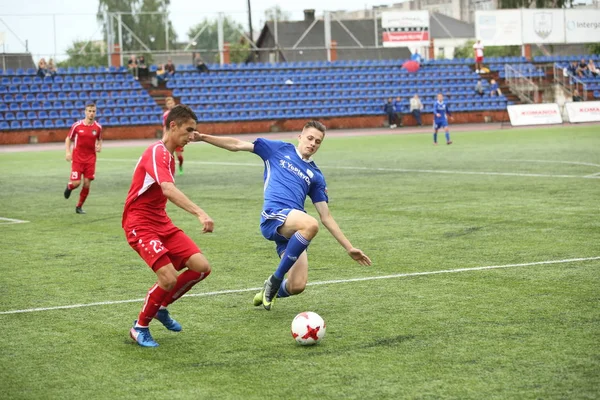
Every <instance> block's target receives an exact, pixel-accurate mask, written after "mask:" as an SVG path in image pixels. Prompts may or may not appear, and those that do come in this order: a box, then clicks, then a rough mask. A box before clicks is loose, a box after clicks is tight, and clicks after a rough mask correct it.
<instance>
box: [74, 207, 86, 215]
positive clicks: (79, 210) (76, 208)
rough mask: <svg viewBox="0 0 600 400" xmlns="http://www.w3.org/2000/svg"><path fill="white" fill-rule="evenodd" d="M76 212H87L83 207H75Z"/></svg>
mask: <svg viewBox="0 0 600 400" xmlns="http://www.w3.org/2000/svg"><path fill="white" fill-rule="evenodd" d="M75 212H76V213H77V214H85V211H83V209H82V208H81V207H75Z"/></svg>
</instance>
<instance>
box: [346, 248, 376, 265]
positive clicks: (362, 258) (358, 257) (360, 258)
mask: <svg viewBox="0 0 600 400" xmlns="http://www.w3.org/2000/svg"><path fill="white" fill-rule="evenodd" d="M348 255H349V256H350V257H352V259H353V260H354V261H356V262H358V263H359V264H360V265H362V266H363V267H368V266H369V265H371V259H370V258H369V257H368V256H367V255H366V254H365V253H363V252H362V250H360V249H356V248H354V247H353V248H351V249H350V250H348Z"/></svg>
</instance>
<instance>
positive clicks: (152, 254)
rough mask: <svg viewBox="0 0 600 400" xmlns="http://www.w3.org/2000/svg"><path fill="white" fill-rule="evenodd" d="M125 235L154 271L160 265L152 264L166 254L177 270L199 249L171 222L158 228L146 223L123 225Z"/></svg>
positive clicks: (198, 251)
mask: <svg viewBox="0 0 600 400" xmlns="http://www.w3.org/2000/svg"><path fill="white" fill-rule="evenodd" d="M124 230H125V236H126V237H127V242H128V243H129V245H130V246H131V248H132V249H134V250H135V251H137V253H138V254H139V255H140V257H142V259H143V260H144V261H145V262H146V264H148V266H149V267H150V268H152V270H153V271H155V272H156V270H158V269H159V268H160V267H162V265H157V266H156V269H155V266H154V264H155V263H156V261H157V260H158V259H159V258H161V257H162V256H164V255H167V256H168V257H169V259H170V260H171V263H172V264H173V266H174V267H175V269H176V270H177V271H179V270H181V269H183V268H184V267H185V263H186V262H187V260H188V259H189V258H190V257H191V256H192V255H194V254H196V253H201V252H202V251H200V249H199V248H198V246H197V245H196V243H194V241H193V240H192V239H190V238H189V236H188V235H186V234H185V233H184V232H183V231H182V230H181V229H179V228H177V227H176V226H175V225H173V224H172V223H170V224H168V225H166V226H164V227H161V228H160V230H157V229H155V228H151V227H148V226H147V225H146V226H144V225H138V226H136V225H135V224H132V225H128V224H126V225H125V228H124Z"/></svg>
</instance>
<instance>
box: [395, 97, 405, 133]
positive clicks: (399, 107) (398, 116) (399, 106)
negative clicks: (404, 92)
mask: <svg viewBox="0 0 600 400" xmlns="http://www.w3.org/2000/svg"><path fill="white" fill-rule="evenodd" d="M394 113H395V116H396V124H398V126H400V127H402V126H404V125H402V100H401V99H400V97H396V101H394Z"/></svg>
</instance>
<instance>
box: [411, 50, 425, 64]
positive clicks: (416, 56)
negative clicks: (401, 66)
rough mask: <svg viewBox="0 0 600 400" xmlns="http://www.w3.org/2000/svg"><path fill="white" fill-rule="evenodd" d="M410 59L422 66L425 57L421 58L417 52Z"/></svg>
mask: <svg viewBox="0 0 600 400" xmlns="http://www.w3.org/2000/svg"><path fill="white" fill-rule="evenodd" d="M410 59H411V60H412V61H416V62H418V63H419V64H421V63H422V62H423V57H421V55H420V54H419V52H418V51H416V50H415V52H414V53H413V54H412V55H411V56H410Z"/></svg>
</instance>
